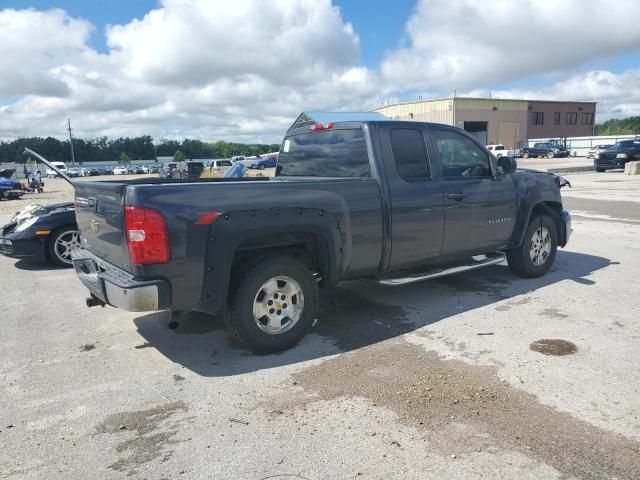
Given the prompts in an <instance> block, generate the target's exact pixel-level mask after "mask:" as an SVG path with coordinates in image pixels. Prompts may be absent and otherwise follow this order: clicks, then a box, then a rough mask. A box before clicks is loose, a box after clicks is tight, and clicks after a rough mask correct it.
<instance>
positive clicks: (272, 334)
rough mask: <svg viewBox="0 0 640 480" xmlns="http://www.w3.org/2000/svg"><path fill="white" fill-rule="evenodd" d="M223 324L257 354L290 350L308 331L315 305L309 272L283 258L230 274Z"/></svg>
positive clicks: (315, 293)
mask: <svg viewBox="0 0 640 480" xmlns="http://www.w3.org/2000/svg"><path fill="white" fill-rule="evenodd" d="M231 289H232V290H231V294H230V298H229V308H228V310H227V312H226V314H225V322H226V324H227V328H228V329H229V332H230V333H231V335H232V336H233V337H234V339H235V340H236V341H238V342H239V343H240V344H242V345H244V346H246V347H248V348H249V349H250V350H252V351H254V352H257V353H270V352H277V351H279V350H285V349H287V348H290V347H292V346H293V345H295V344H296V343H298V342H299V341H300V339H301V338H302V337H303V336H304V335H305V334H306V333H307V331H308V330H309V329H310V328H311V325H312V323H313V319H314V316H315V314H316V310H317V306H318V285H317V283H316V281H315V279H314V278H313V274H312V272H311V271H310V270H309V269H308V268H307V267H306V266H305V265H304V264H303V263H302V262H300V261H299V260H297V259H295V258H294V257H291V256H287V255H282V256H281V255H277V256H276V255H274V256H269V257H265V258H264V259H262V260H261V261H258V262H257V263H248V264H247V265H245V266H244V267H242V268H240V269H239V270H238V272H236V274H235V275H234V278H233V280H232V284H231Z"/></svg>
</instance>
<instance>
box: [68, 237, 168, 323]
mask: <svg viewBox="0 0 640 480" xmlns="http://www.w3.org/2000/svg"><path fill="white" fill-rule="evenodd" d="M72 260H73V268H74V269H75V271H76V273H77V274H78V278H80V281H81V282H82V283H83V284H84V286H85V287H87V288H88V289H89V291H90V292H91V293H92V294H93V295H94V296H95V297H97V298H99V299H100V300H102V301H103V302H104V303H108V304H109V305H112V306H114V307H117V308H121V309H122V310H127V311H129V312H149V311H154V310H163V309H165V308H168V305H169V285H168V284H167V282H165V281H164V280H139V279H136V278H134V277H133V275H131V274H130V273H129V272H126V271H125V270H122V269H120V268H118V267H116V266H115V265H112V264H110V263H108V262H105V261H104V260H102V259H100V258H98V257H96V256H95V255H93V254H91V253H89V252H87V251H86V250H84V249H78V250H77V251H74V252H73V254H72Z"/></svg>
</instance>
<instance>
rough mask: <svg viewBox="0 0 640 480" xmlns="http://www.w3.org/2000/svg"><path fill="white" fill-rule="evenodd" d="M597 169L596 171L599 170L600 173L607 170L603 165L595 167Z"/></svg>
mask: <svg viewBox="0 0 640 480" xmlns="http://www.w3.org/2000/svg"><path fill="white" fill-rule="evenodd" d="M595 170H596V172H598V173H603V172H605V171H606V170H605V169H604V168H601V167H595Z"/></svg>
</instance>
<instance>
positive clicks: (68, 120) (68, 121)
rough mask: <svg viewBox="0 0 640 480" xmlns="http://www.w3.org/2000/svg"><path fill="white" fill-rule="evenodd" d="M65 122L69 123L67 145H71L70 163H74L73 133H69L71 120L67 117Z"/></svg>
mask: <svg viewBox="0 0 640 480" xmlns="http://www.w3.org/2000/svg"><path fill="white" fill-rule="evenodd" d="M67 123H68V125H69V145H71V165H73V166H75V165H76V156H75V154H74V153H73V135H72V134H71V120H70V119H68V118H67Z"/></svg>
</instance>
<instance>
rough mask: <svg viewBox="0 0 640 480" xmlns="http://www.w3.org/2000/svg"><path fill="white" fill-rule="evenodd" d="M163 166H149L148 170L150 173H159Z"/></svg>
mask: <svg viewBox="0 0 640 480" xmlns="http://www.w3.org/2000/svg"><path fill="white" fill-rule="evenodd" d="M161 167H162V165H158V164H153V165H149V166H148V167H147V168H148V169H149V173H158V172H159V171H160V168H161Z"/></svg>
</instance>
